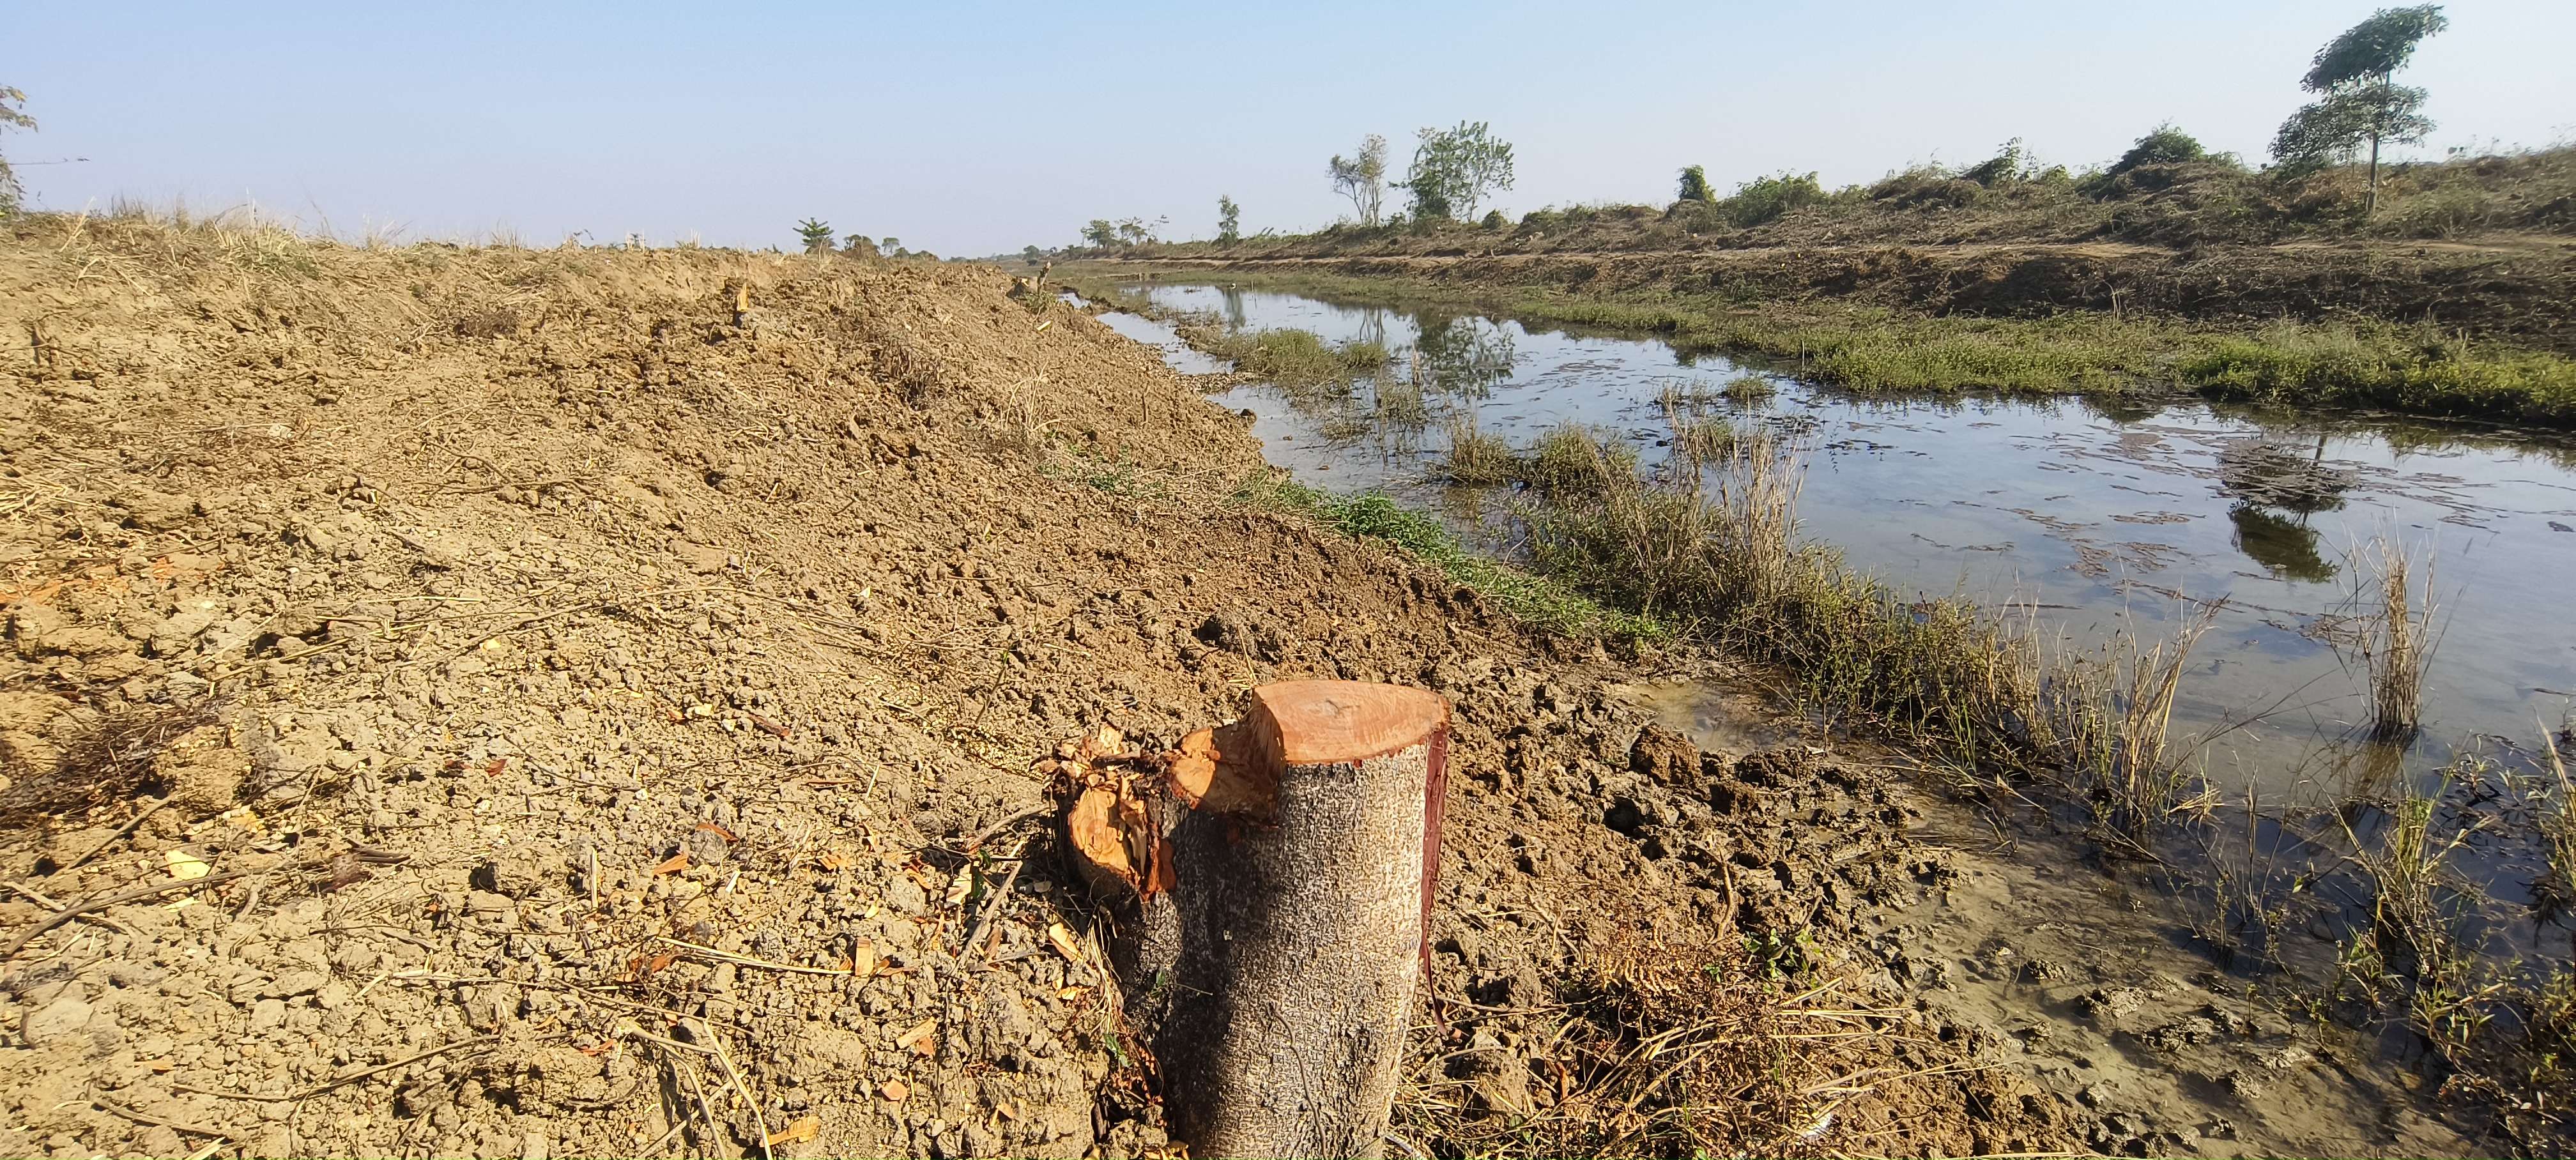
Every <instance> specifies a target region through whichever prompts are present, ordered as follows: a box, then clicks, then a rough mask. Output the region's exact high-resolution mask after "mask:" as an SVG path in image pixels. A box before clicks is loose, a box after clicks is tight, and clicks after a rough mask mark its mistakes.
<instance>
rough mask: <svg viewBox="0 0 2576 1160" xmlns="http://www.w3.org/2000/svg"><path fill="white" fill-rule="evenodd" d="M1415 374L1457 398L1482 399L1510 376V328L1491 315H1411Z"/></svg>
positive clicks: (1512, 352)
mask: <svg viewBox="0 0 2576 1160" xmlns="http://www.w3.org/2000/svg"><path fill="white" fill-rule="evenodd" d="M1414 329H1415V337H1414V340H1413V353H1414V356H1415V358H1416V360H1417V362H1418V365H1419V370H1418V371H1417V372H1416V373H1417V377H1421V378H1427V379H1428V381H1430V382H1431V383H1434V384H1437V386H1438V388H1439V389H1440V390H1442V391H1445V392H1447V393H1449V394H1450V395H1453V396H1455V397H1457V398H1460V399H1465V400H1471V401H1472V400H1481V399H1483V398H1485V397H1486V396H1488V395H1491V394H1493V391H1494V384H1496V383H1499V382H1501V381H1503V380H1504V379H1508V378H1510V377H1512V358H1513V354H1514V345H1513V342H1512V336H1511V332H1510V331H1507V330H1504V329H1503V328H1502V326H1501V325H1500V324H1498V323H1496V322H1494V321H1492V320H1491V319H1485V318H1474V317H1469V318H1438V317H1435V316H1433V315H1427V314H1423V315H1415V316H1414Z"/></svg>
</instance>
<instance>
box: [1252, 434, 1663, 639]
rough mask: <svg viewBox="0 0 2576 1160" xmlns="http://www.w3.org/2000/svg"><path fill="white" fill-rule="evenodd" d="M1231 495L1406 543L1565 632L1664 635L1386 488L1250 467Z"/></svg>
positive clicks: (1462, 581) (1530, 618)
mask: <svg viewBox="0 0 2576 1160" xmlns="http://www.w3.org/2000/svg"><path fill="white" fill-rule="evenodd" d="M1234 502H1236V503H1239V504H1242V505H1244V506H1247V507H1255V508H1264V509H1268V510H1273V511H1284V512H1292V513H1295V514H1297V515H1301V516H1304V517H1306V518H1307V519H1311V520H1313V521H1315V522H1316V523H1318V524H1321V525H1323V526H1325V527H1327V528H1330V529H1332V530H1334V531H1337V532H1340V533H1342V534H1343V535H1346V536H1349V537H1351V538H1353V539H1358V540H1369V541H1375V542H1377V543H1380V544H1384V545H1386V546H1388V547H1392V548H1396V549H1399V550H1401V551H1404V552H1406V553H1408V554H1410V555H1412V556H1414V557H1415V558H1417V559H1420V560H1421V561H1423V562H1424V563H1426V564H1429V565H1431V566H1433V567H1435V568H1438V569H1439V570H1440V572H1441V574H1442V575H1444V576H1446V577H1448V578H1449V581H1450V582H1451V583H1453V584H1456V585H1458V586H1460V587H1463V588H1467V589H1469V590H1471V591H1474V592H1475V593H1476V594H1477V595H1479V596H1481V597H1484V598H1486V599H1489V600H1492V601H1494V602H1495V603H1496V604H1499V605H1500V606H1502V608H1503V609H1504V610H1505V611H1507V612H1509V613H1511V614H1512V615H1513V616H1516V617H1518V618H1520V619H1521V620H1523V621H1527V622H1528V623H1530V624H1531V625H1534V626H1536V627H1538V628H1541V629H1545V630H1547V631H1551V632H1557V633H1562V634H1565V635H1568V636H1577V637H1582V636H1609V637H1625V638H1631V639H1646V640H1652V639H1659V638H1661V637H1663V636H1665V635H1666V631H1665V629H1664V627H1663V626H1662V625H1661V624H1659V623H1658V622H1656V621H1655V619H1654V618H1652V617H1650V616H1639V615H1633V614H1629V613H1625V612H1620V611H1617V610H1613V609H1610V608H1607V607H1604V606H1603V605H1601V604H1600V603H1598V602H1596V601H1594V600H1592V599H1590V598H1588V597H1586V596H1584V595H1582V594H1581V593H1578V592H1575V591H1573V590H1572V589H1570V588H1568V587H1567V586H1566V585H1564V584H1562V583H1559V582H1557V581H1554V580H1550V579H1547V578H1544V577H1539V576H1532V575H1530V574H1529V573H1527V572H1523V571H1521V570H1519V569H1517V568H1513V567H1512V566H1510V565H1508V564H1504V563H1501V562H1499V561H1497V560H1494V559H1492V558H1491V557H1487V556H1483V555H1479V554H1478V553H1476V552H1474V551H1471V550H1469V549H1468V548H1467V547H1466V545H1464V544H1461V543H1460V542H1459V541H1458V538H1457V537H1456V536H1454V535H1451V534H1450V532H1449V530H1448V529H1447V528H1445V527H1442V526H1441V525H1440V522H1439V521H1438V520H1436V519H1433V518H1432V517H1430V516H1426V515H1423V514H1422V513H1420V512H1417V511H1413V510H1411V509H1409V508H1406V507H1404V506H1402V505H1400V504H1398V503H1396V502H1395V501H1394V500H1393V499H1390V498H1388V497H1387V496H1386V495H1384V494H1382V493H1378V492H1369V493H1367V494H1364V495H1358V496H1336V495H1330V494H1327V493H1325V492H1321V491H1317V490H1316V489H1314V488H1311V487H1307V486H1306V485H1304V484H1301V483H1298V482H1297V481H1295V480H1294V479H1291V478H1289V477H1288V476H1287V475H1286V474H1285V473H1283V472H1276V471H1273V472H1267V473H1261V474H1256V475H1253V476H1251V477H1249V478H1247V479H1245V480H1244V481H1243V483H1242V484H1241V485H1240V486H1239V487H1237V488H1236V489H1235V493H1234Z"/></svg>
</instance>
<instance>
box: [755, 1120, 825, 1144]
mask: <svg viewBox="0 0 2576 1160" xmlns="http://www.w3.org/2000/svg"><path fill="white" fill-rule="evenodd" d="M822 1134H823V1117H821V1116H807V1117H805V1118H804V1119H801V1120H798V1121H796V1122H795V1123H793V1124H789V1125H787V1126H786V1127H784V1128H781V1129H779V1130H777V1131H775V1132H771V1133H770V1134H769V1138H768V1139H767V1140H766V1141H765V1143H766V1144H767V1145H768V1146H769V1147H772V1148H775V1147H777V1146H779V1145H780V1144H801V1143H804V1142H805V1141H807V1140H811V1139H813V1138H814V1137H816V1136H820V1135H822Z"/></svg>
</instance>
